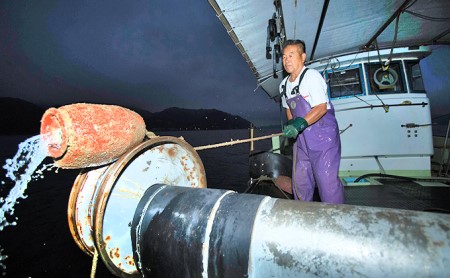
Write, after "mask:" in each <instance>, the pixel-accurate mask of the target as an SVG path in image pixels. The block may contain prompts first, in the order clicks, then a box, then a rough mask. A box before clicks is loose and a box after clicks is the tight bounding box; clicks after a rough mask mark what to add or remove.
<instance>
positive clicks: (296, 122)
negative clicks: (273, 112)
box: [283, 117, 308, 138]
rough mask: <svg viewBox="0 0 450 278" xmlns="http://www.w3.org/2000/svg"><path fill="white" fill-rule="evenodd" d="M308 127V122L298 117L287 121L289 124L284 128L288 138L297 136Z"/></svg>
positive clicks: (284, 133)
mask: <svg viewBox="0 0 450 278" xmlns="http://www.w3.org/2000/svg"><path fill="white" fill-rule="evenodd" d="M307 127H308V122H307V121H306V120H305V119H304V118H302V117H298V118H295V119H292V120H289V121H288V122H287V126H286V127H285V128H284V130H283V135H284V136H285V137H288V138H297V136H298V135H299V134H300V133H302V131H303V130H304V129H305V128H307Z"/></svg>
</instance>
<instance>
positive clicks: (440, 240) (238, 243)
mask: <svg viewBox="0 0 450 278" xmlns="http://www.w3.org/2000/svg"><path fill="white" fill-rule="evenodd" d="M131 240H132V246H133V256H134V260H135V262H136V263H137V267H138V269H139V271H140V272H141V273H142V275H143V276H144V277H148V276H152V277H312V276H314V277H326V276H328V277H344V276H345V277H362V276H363V277H386V276H388V277H392V276H395V277H450V268H449V267H448V266H449V265H450V216H449V215H447V214H437V213H427V212H417V211H407V210H392V209H384V208H374V207H357V206H350V205H339V206H337V205H329V204H323V203H303V202H296V201H291V200H282V199H274V198H270V197H264V196H259V195H250V194H238V193H235V192H233V191H226V190H218V189H196V188H187V187H177V186H167V185H160V184H157V185H153V186H151V187H149V188H148V189H147V191H146V192H145V193H144V195H143V196H142V198H141V200H140V202H139V204H138V206H137V208H136V212H135V215H134V219H133V221H132V224H131Z"/></svg>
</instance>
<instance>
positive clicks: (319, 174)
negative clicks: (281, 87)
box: [287, 94, 344, 204]
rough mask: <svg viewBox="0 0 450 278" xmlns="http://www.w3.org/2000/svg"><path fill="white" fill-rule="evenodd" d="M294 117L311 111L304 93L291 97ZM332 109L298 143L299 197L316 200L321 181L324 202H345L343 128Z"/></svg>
mask: <svg viewBox="0 0 450 278" xmlns="http://www.w3.org/2000/svg"><path fill="white" fill-rule="evenodd" d="M287 103H288V105H289V108H290V110H291V113H292V115H293V117H294V118H296V117H302V118H304V117H305V116H306V114H307V113H308V112H309V111H310V110H311V106H310V105H309V103H308V102H307V101H306V100H304V99H303V96H302V95H300V94H299V95H297V96H296V97H293V98H291V99H288V100H287ZM330 105H331V109H329V110H328V111H327V113H326V114H325V115H324V116H323V117H322V118H321V119H320V120H319V121H317V122H316V123H314V124H312V125H311V126H309V127H308V128H306V129H305V130H304V131H303V132H302V133H301V134H299V136H298V137H297V141H296V143H295V145H294V162H295V164H294V165H293V171H292V175H293V179H292V191H293V193H294V196H295V199H296V200H298V199H300V200H302V201H312V199H313V194H314V187H315V184H317V187H318V189H319V194H320V198H321V200H322V202H326V203H333V204H342V203H344V187H343V185H342V183H341V181H340V180H339V178H338V172H339V164H340V160H341V141H340V137H339V127H338V124H337V121H336V118H335V116H334V108H333V104H331V103H330Z"/></svg>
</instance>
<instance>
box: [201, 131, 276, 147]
mask: <svg viewBox="0 0 450 278" xmlns="http://www.w3.org/2000/svg"><path fill="white" fill-rule="evenodd" d="M281 135H283V133H276V134H272V135H266V136H261V137H256V138H251V139H243V140H241V139H237V140H231V141H229V142H224V143H218V144H213V145H205V146H198V147H194V150H196V151H201V150H207V149H213V148H219V147H225V146H232V145H236V144H242V143H248V142H253V141H259V140H264V139H269V138H272V137H277V136H281Z"/></svg>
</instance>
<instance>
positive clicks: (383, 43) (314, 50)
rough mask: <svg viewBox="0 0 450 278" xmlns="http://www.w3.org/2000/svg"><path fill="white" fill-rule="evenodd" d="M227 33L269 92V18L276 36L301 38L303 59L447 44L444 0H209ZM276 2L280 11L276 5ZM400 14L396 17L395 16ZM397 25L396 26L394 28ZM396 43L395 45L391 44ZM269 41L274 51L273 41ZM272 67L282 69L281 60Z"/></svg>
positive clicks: (448, 5) (448, 14)
mask: <svg viewBox="0 0 450 278" xmlns="http://www.w3.org/2000/svg"><path fill="white" fill-rule="evenodd" d="M209 2H210V3H211V5H212V7H213V8H214V10H215V11H216V13H217V15H218V17H219V19H220V20H221V21H222V23H223V25H224V26H225V28H226V30H227V32H228V33H229V34H230V36H231V38H232V39H233V41H234V42H235V44H236V46H237V47H238V48H239V50H240V52H241V53H242V55H243V56H244V58H245V59H246V61H247V63H248V64H249V67H250V68H251V69H252V71H253V73H254V75H255V77H256V79H257V82H258V84H259V85H261V86H262V88H263V89H264V90H265V91H266V92H267V93H268V94H269V96H274V95H276V94H277V93H278V92H277V91H278V84H279V82H280V80H279V78H278V79H276V80H274V78H273V72H274V61H273V59H272V60H271V59H266V42H267V34H268V32H267V26H268V20H269V19H272V18H273V17H274V14H275V17H278V18H279V19H280V21H279V22H280V24H281V26H282V28H280V29H282V30H281V32H280V37H281V38H282V40H283V39H302V40H304V41H305V43H306V50H307V61H312V60H318V59H323V58H326V57H330V56H333V55H339V54H343V53H355V52H361V51H367V50H368V49H374V48H375V47H376V46H377V45H378V48H379V49H384V48H390V47H392V46H396V47H397V46H419V45H430V44H450V1H448V0H445V1H443V0H441V1H439V0H434V1H433V0H432V1H429V0H385V1H383V0H379V1H373V0H331V1H330V0H286V1H284V0H275V1H274V0H234V1H233V0H209ZM274 3H275V4H279V7H278V9H277V8H276V6H275V4H274ZM397 18H398V20H397ZM396 26H397V27H396ZM394 42H395V45H394ZM274 43H275V42H271V47H272V53H273V44H274ZM275 64H276V71H281V70H282V65H281V60H280V61H279V62H278V63H275Z"/></svg>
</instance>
